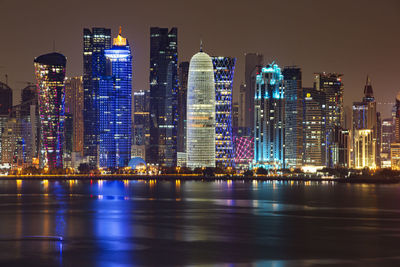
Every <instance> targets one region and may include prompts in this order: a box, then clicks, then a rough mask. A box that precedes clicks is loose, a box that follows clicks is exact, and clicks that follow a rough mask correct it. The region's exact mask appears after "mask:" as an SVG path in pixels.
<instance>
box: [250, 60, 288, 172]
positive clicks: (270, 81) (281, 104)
mask: <svg viewBox="0 0 400 267" xmlns="http://www.w3.org/2000/svg"><path fill="white" fill-rule="evenodd" d="M254 97H255V100H254V105H255V106H254V126H255V128H254V161H253V164H254V166H255V167H263V168H266V169H283V168H285V139H284V138H285V128H284V125H285V98H284V97H285V96H284V85H283V75H282V73H281V69H280V68H279V67H278V65H276V64H274V63H272V64H269V65H267V66H266V67H263V68H262V69H261V72H260V73H259V74H258V75H257V78H256V91H255V96H254Z"/></svg>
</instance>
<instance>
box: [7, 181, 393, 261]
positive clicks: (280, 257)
mask: <svg viewBox="0 0 400 267" xmlns="http://www.w3.org/2000/svg"><path fill="white" fill-rule="evenodd" d="M399 246H400V186H399V185H348V184H335V183H321V182H319V183H318V182H315V183H311V182H299V183H297V182H292V183H291V182H255V181H254V182H230V181H215V182H196V181H179V180H177V181H155V180H152V181H122V180H121V181H106V180H104V181H96V180H93V181H64V180H59V181H45V180H44V181H39V180H37V181H26V180H20V181H6V180H3V181H0V266H18V265H21V266H28V265H29V266H32V265H40V266H50V265H51V266H53V265H66V266H93V265H94V266H132V265H142V266H143V265H155V266H168V265H178V266H186V265H192V266H198V265H208V266H209V265H212V266H214V265H219V266H278V267H279V266H311V265H324V266H330V265H338V266H348V265H350V266H351V265H354V266H375V265H400V250H399Z"/></svg>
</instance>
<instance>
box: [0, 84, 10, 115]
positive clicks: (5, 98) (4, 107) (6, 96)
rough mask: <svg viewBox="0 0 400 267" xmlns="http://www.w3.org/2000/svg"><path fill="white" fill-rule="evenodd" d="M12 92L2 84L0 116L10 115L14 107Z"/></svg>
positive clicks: (0, 86)
mask: <svg viewBox="0 0 400 267" xmlns="http://www.w3.org/2000/svg"><path fill="white" fill-rule="evenodd" d="M12 98H13V95H12V90H11V88H10V87H9V86H8V85H7V84H5V83H2V82H0V115H8V114H9V112H10V110H11V107H12Z"/></svg>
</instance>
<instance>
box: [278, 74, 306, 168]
mask: <svg viewBox="0 0 400 267" xmlns="http://www.w3.org/2000/svg"><path fill="white" fill-rule="evenodd" d="M282 74H283V77H284V84H285V160H286V167H288V168H300V167H301V166H302V161H303V88H302V82H301V69H300V68H297V67H285V68H284V69H283V72H282Z"/></svg>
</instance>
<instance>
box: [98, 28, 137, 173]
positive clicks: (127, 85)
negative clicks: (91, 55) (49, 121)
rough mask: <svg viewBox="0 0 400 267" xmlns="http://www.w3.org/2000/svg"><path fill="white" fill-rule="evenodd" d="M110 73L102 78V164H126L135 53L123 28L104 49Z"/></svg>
mask: <svg viewBox="0 0 400 267" xmlns="http://www.w3.org/2000/svg"><path fill="white" fill-rule="evenodd" d="M104 54H105V57H106V61H107V62H106V66H107V68H106V75H104V76H102V77H101V79H100V86H99V109H100V132H99V135H100V142H99V163H100V167H107V168H113V167H125V166H128V162H129V160H130V157H131V125H132V122H131V120H132V119H131V115H132V107H131V105H132V54H131V49H130V47H129V44H128V41H127V40H126V38H123V37H122V36H121V29H120V32H119V34H118V37H117V38H114V42H113V46H112V48H111V49H107V50H105V51H104Z"/></svg>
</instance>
